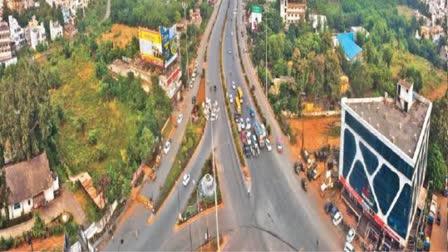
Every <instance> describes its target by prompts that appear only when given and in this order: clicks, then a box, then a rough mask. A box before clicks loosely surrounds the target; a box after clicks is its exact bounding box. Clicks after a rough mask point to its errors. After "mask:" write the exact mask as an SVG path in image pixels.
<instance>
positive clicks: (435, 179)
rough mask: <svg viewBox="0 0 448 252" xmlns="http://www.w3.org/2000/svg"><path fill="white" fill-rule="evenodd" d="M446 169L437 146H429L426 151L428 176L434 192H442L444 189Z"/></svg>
mask: <svg viewBox="0 0 448 252" xmlns="http://www.w3.org/2000/svg"><path fill="white" fill-rule="evenodd" d="M446 169H447V167H446V163H445V160H444V159H443V155H442V152H441V150H440V147H439V145H437V144H431V145H430V146H429V151H428V174H429V180H430V181H432V183H433V186H434V188H435V190H437V191H442V190H443V189H444V188H445V177H446V174H447V170H446Z"/></svg>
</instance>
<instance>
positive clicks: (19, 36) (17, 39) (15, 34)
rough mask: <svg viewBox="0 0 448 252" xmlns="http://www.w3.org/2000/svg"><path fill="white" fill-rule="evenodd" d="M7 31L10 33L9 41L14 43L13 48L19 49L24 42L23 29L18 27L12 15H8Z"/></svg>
mask: <svg viewBox="0 0 448 252" xmlns="http://www.w3.org/2000/svg"><path fill="white" fill-rule="evenodd" d="M8 21H9V32H10V34H11V41H12V42H13V43H14V47H15V50H20V49H21V48H22V47H23V46H25V44H26V39H25V30H24V29H23V28H22V27H20V25H19V23H18V22H17V19H15V18H14V17H13V16H11V15H9V16H8Z"/></svg>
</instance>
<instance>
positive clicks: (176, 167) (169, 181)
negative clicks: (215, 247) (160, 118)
mask: <svg viewBox="0 0 448 252" xmlns="http://www.w3.org/2000/svg"><path fill="white" fill-rule="evenodd" d="M193 111H194V112H193V113H198V114H197V116H196V118H197V121H196V122H194V123H193V122H188V125H187V129H186V132H185V135H184V139H183V141H182V144H181V147H180V148H179V151H178V153H177V155H176V158H175V161H174V163H173V166H172V167H171V170H170V172H169V173H168V175H167V178H166V180H165V183H164V184H163V186H162V188H161V190H160V194H159V197H158V198H157V199H156V200H155V203H154V212H157V211H158V210H159V209H160V207H161V206H162V205H163V202H165V199H166V198H167V197H168V195H169V194H170V192H171V191H172V189H173V187H174V185H175V184H176V181H177V180H178V179H179V176H180V175H181V174H182V171H183V170H184V169H185V167H187V164H188V162H189V160H190V158H191V157H192V156H193V153H194V151H195V150H196V148H197V146H198V145H199V142H200V140H201V137H202V136H203V135H204V128H205V118H204V116H202V115H201V113H202V112H201V110H200V109H193Z"/></svg>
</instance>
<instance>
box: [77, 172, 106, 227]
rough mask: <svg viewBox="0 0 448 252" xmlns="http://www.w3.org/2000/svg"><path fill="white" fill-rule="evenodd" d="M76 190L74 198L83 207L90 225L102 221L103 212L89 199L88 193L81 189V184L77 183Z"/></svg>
mask: <svg viewBox="0 0 448 252" xmlns="http://www.w3.org/2000/svg"><path fill="white" fill-rule="evenodd" d="M75 188H76V190H75V191H74V193H73V194H74V196H75V199H76V201H78V203H79V204H80V205H81V208H82V210H83V211H84V213H85V214H86V217H87V220H88V222H89V223H92V222H95V221H98V220H99V219H101V210H100V209H98V208H97V207H96V205H95V203H94V202H93V200H92V199H91V198H90V197H89V195H88V194H87V192H86V191H84V189H83V188H82V187H81V184H80V183H79V181H78V182H76V186H75Z"/></svg>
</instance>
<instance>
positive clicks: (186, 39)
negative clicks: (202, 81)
mask: <svg viewBox="0 0 448 252" xmlns="http://www.w3.org/2000/svg"><path fill="white" fill-rule="evenodd" d="M182 7H183V8H184V17H185V21H186V24H187V25H186V28H185V52H186V54H187V65H186V67H185V70H186V71H187V85H188V84H189V82H190V72H189V69H188V20H187V3H186V2H182Z"/></svg>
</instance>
